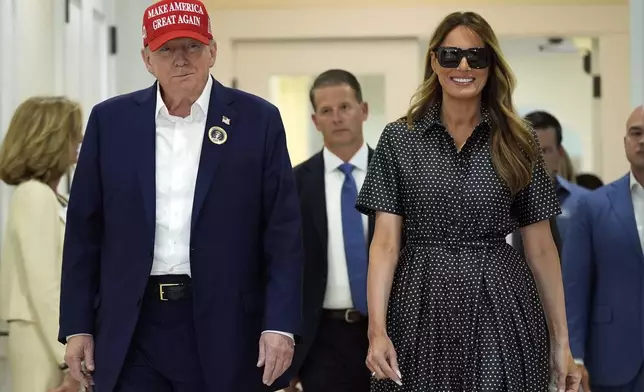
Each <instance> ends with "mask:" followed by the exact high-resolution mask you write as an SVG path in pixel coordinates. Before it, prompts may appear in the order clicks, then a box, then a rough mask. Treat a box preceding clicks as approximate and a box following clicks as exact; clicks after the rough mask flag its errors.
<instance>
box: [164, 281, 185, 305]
mask: <svg viewBox="0 0 644 392" xmlns="http://www.w3.org/2000/svg"><path fill="white" fill-rule="evenodd" d="M175 286H181V283H159V299H160V300H161V301H167V300H168V299H167V298H164V297H163V295H164V294H165V292H164V290H163V289H164V288H166V287H175Z"/></svg>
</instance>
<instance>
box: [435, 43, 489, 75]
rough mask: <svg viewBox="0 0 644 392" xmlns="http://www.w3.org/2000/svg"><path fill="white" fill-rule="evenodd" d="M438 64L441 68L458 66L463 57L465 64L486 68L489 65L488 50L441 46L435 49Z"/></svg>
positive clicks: (476, 67)
mask: <svg viewBox="0 0 644 392" xmlns="http://www.w3.org/2000/svg"><path fill="white" fill-rule="evenodd" d="M436 56H437V58H438V64H440V65H441V67H443V68H458V65H459V64H460V63H461V60H462V59H463V57H465V59H466V60H467V64H468V65H469V66H470V67H472V68H475V69H482V68H487V67H489V66H490V60H491V59H490V57H491V56H490V51H489V50H488V49H487V48H469V49H461V48H454V47H445V46H441V47H439V48H437V49H436Z"/></svg>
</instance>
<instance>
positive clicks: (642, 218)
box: [630, 173, 644, 251]
mask: <svg viewBox="0 0 644 392" xmlns="http://www.w3.org/2000/svg"><path fill="white" fill-rule="evenodd" d="M630 177H631V181H630V186H631V199H632V200H633V213H634V214H635V224H636V225H637V234H639V237H640V245H641V246H642V251H644V188H643V187H642V185H641V184H640V183H639V182H637V179H636V178H635V176H634V175H633V173H631V176H630Z"/></svg>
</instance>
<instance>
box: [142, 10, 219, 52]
mask: <svg viewBox="0 0 644 392" xmlns="http://www.w3.org/2000/svg"><path fill="white" fill-rule="evenodd" d="M175 38H193V39H196V40H197V41H200V42H203V43H204V44H209V43H210V41H211V40H212V29H211V27H210V17H209V16H208V11H206V7H205V6H204V5H203V3H202V2H201V1H198V0H180V1H170V0H163V1H159V2H157V3H154V4H152V5H151V6H149V7H148V8H147V9H146V10H145V13H144V14H143V46H144V47H145V46H147V47H149V48H150V50H152V51H155V50H157V49H159V48H160V47H161V46H163V44H165V43H166V42H168V41H170V40H171V39H175Z"/></svg>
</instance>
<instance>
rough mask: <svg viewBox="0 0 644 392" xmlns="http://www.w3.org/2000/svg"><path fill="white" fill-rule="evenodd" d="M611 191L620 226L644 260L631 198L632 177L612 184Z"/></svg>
mask: <svg viewBox="0 0 644 392" xmlns="http://www.w3.org/2000/svg"><path fill="white" fill-rule="evenodd" d="M611 187H612V189H611V192H608V197H609V199H610V202H611V205H612V207H613V211H615V214H616V215H617V219H618V222H621V224H620V226H621V227H623V228H624V236H625V237H626V239H627V240H628V242H629V243H630V245H631V248H632V249H633V250H634V251H635V252H636V254H637V256H638V258H640V260H642V261H644V257H643V255H642V245H641V244H640V238H639V234H638V232H637V223H636V222H635V212H634V211H633V200H632V198H631V187H630V177H629V175H626V176H624V177H622V178H620V179H619V180H617V181H616V182H615V183H613V184H612V185H611Z"/></svg>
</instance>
